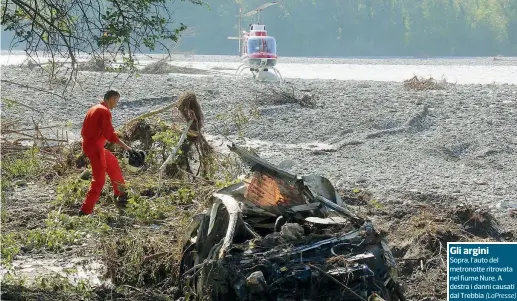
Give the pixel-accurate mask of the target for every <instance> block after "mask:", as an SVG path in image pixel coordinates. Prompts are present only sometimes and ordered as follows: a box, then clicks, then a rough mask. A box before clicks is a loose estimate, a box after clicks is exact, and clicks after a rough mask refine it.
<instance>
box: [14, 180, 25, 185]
mask: <svg viewBox="0 0 517 301" xmlns="http://www.w3.org/2000/svg"><path fill="white" fill-rule="evenodd" d="M14 185H16V186H26V185H27V181H25V180H18V181H16V182H14Z"/></svg>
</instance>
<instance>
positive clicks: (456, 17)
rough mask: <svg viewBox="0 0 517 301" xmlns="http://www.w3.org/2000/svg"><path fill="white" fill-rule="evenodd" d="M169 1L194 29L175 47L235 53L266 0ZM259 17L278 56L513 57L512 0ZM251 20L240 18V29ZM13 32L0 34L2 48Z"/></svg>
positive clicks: (315, 0)
mask: <svg viewBox="0 0 517 301" xmlns="http://www.w3.org/2000/svg"><path fill="white" fill-rule="evenodd" d="M206 2H208V6H209V7H210V8H207V6H199V5H193V4H191V3H189V2H188V1H186V2H183V1H175V2H174V3H171V10H172V11H174V18H175V20H176V21H177V23H180V22H182V23H184V24H186V25H188V26H189V27H190V31H193V33H194V34H193V35H192V34H187V35H185V36H184V38H183V39H182V40H181V42H180V44H179V48H178V50H180V51H190V52H193V53H195V54H223V55H225V54H229V55H236V54H237V53H238V46H237V45H238V44H237V41H235V40H228V39H227V37H228V36H235V35H237V22H238V12H239V7H240V6H242V7H243V10H244V12H247V11H249V10H252V9H254V8H256V7H258V6H260V5H262V4H264V3H266V2H267V0H206ZM279 2H282V3H283V5H281V6H280V5H276V6H271V7H269V8H267V9H266V10H265V11H264V12H263V21H264V23H265V24H266V25H267V30H268V32H269V34H270V35H273V36H274V37H275V38H276V39H277V50H278V55H279V56H320V57H344V56H496V55H504V56H517V0H282V1H279ZM249 21H250V19H249V18H244V19H243V22H242V25H243V29H246V28H247V24H248V23H249ZM10 38H12V34H9V33H7V34H6V33H5V32H3V33H2V49H7V48H8V47H9V42H10Z"/></svg>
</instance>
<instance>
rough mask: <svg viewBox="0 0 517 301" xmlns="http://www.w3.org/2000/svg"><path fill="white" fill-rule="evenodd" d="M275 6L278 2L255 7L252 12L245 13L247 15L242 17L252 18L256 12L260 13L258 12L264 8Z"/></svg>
mask: <svg viewBox="0 0 517 301" xmlns="http://www.w3.org/2000/svg"><path fill="white" fill-rule="evenodd" d="M276 4H278V2H276V1H271V2H269V3H266V4H263V5H261V6H259V7H257V8H255V9H254V10H252V11H249V12H247V13H246V14H244V15H243V16H244V17H250V16H253V15H254V14H256V13H258V12H260V11H262V10H264V9H265V8H268V7H270V6H272V5H276Z"/></svg>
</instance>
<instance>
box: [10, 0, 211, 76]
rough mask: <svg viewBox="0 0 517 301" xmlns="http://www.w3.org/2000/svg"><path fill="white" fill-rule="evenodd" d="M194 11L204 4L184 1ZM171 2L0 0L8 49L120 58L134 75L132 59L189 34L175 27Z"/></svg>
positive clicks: (74, 60)
mask: <svg viewBox="0 0 517 301" xmlns="http://www.w3.org/2000/svg"><path fill="white" fill-rule="evenodd" d="M182 1H188V2H191V3H194V4H197V5H201V4H203V2H202V0H182ZM171 3H172V1H169V0H2V20H1V24H2V25H3V26H4V29H5V30H11V31H14V33H15V38H14V40H13V42H12V45H17V44H22V45H25V51H26V52H27V54H28V55H29V56H33V55H36V54H37V52H40V51H41V52H44V53H46V54H49V55H51V56H52V57H53V58H54V57H56V56H60V57H65V58H68V59H69V60H70V61H71V64H72V66H71V68H72V70H76V66H77V55H79V54H89V55H93V56H100V55H104V54H107V53H108V54H110V55H111V56H112V57H115V56H117V55H119V56H122V57H123V65H124V66H125V67H127V68H129V69H133V68H134V65H135V54H137V53H142V52H146V51H149V50H154V49H155V47H157V46H158V47H161V48H162V49H163V50H165V51H168V50H169V47H170V46H171V45H170V44H171V43H174V42H176V41H177V40H178V37H179V36H180V35H181V33H182V32H183V31H184V30H185V29H186V28H187V27H186V26H185V25H184V24H182V23H180V24H174V22H173V21H172V14H171V12H170V5H171Z"/></svg>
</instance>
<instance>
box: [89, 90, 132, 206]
mask: <svg viewBox="0 0 517 301" xmlns="http://www.w3.org/2000/svg"><path fill="white" fill-rule="evenodd" d="M119 99H120V93H119V92H117V91H115V90H109V91H108V92H106V94H104V100H103V101H102V102H101V103H99V104H96V105H94V106H93V107H91V108H90V109H89V110H88V112H87V113H86V117H85V118H84V122H83V128H82V130H81V136H82V137H83V152H84V154H85V155H86V156H87V157H88V159H90V163H91V166H92V183H91V185H90V189H89V190H88V194H87V195H86V199H85V200H84V202H83V204H82V206H81V210H80V211H79V215H88V214H91V213H92V211H93V207H94V206H95V203H97V201H98V200H99V197H100V195H101V191H102V188H103V187H104V183H105V182H106V173H108V176H109V178H110V181H111V184H112V186H113V191H114V194H115V198H117V199H119V202H120V201H122V200H121V198H122V197H124V196H121V191H120V189H119V185H123V184H124V177H123V176H122V171H121V170H120V166H119V164H118V160H117V158H116V157H115V156H114V155H113V154H112V153H111V152H110V151H108V150H107V149H105V148H104V145H105V144H106V141H109V142H112V143H116V144H119V145H120V146H122V147H123V148H124V149H125V150H127V151H131V148H130V147H129V146H127V145H126V144H125V143H124V142H122V141H120V139H119V138H118V136H117V134H116V133H115V129H114V128H113V125H112V123H111V110H112V109H113V108H115V107H116V106H117V103H118V101H119Z"/></svg>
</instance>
